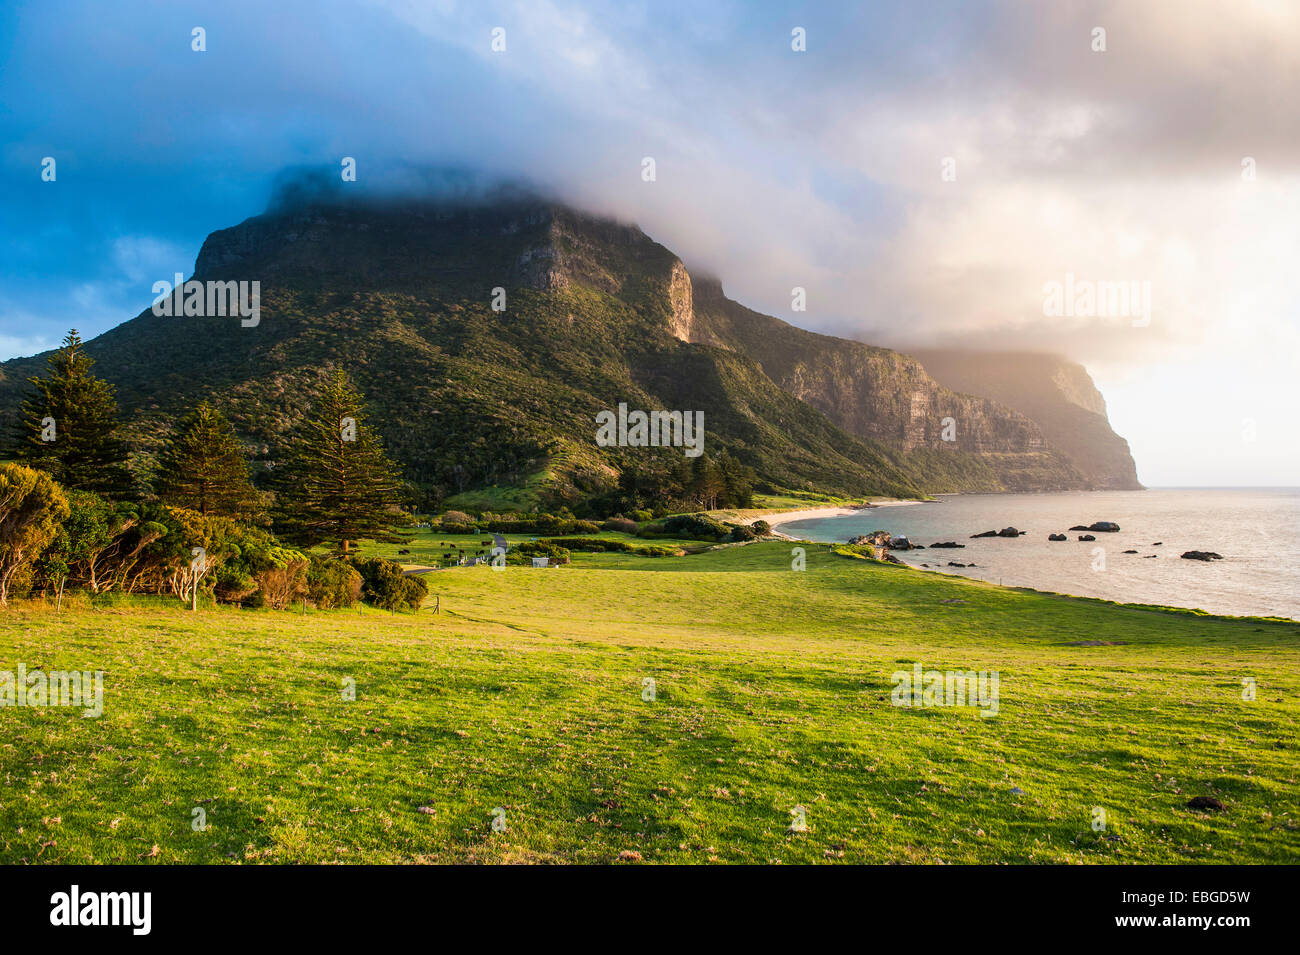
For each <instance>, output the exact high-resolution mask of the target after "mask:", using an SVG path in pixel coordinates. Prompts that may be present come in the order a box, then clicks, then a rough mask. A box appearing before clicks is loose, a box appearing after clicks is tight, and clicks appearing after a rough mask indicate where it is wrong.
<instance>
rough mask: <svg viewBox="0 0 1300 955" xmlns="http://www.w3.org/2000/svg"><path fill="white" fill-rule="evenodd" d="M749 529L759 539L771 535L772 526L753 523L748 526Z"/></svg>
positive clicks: (757, 522)
mask: <svg viewBox="0 0 1300 955" xmlns="http://www.w3.org/2000/svg"><path fill="white" fill-rule="evenodd" d="M749 529H750V530H752V531H753V532H754V533H755V534H757V535H758V536H759V537H766V536H767V535H768V534H770V533H772V525H771V524H769V523H768V522H767V521H754V523H752V524H750V525H749Z"/></svg>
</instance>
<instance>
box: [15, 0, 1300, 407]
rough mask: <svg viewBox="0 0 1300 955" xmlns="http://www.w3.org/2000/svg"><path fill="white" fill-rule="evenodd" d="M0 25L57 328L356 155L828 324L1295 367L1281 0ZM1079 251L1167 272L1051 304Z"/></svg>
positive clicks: (27, 235)
mask: <svg viewBox="0 0 1300 955" xmlns="http://www.w3.org/2000/svg"><path fill="white" fill-rule="evenodd" d="M196 24H201V25H203V26H204V27H205V28H206V29H207V41H208V49H207V51H206V52H204V53H195V52H193V51H192V50H191V49H190V30H191V28H192V27H193V26H195V25H196ZM796 26H798V27H802V28H804V30H805V31H806V36H807V51H806V52H795V51H794V50H792V49H791V45H790V37H791V30H792V29H793V28H794V27H796ZM496 27H501V28H503V29H504V30H505V38H506V49H505V50H504V51H503V52H496V51H494V50H493V49H492V46H491V40H492V30H493V29H494V28H496ZM1097 27H1103V28H1104V29H1105V31H1106V50H1105V52H1094V51H1093V49H1092V43H1093V30H1094V29H1095V28H1097ZM0 32H2V33H3V34H4V35H6V36H9V37H10V38H11V42H10V43H9V44H8V45H7V46H6V47H4V49H3V52H0V56H3V58H4V61H3V64H0V65H2V66H3V69H2V70H0V93H3V95H4V101H5V103H6V106H7V108H8V112H7V113H6V114H5V115H3V116H0V133H3V141H4V142H6V143H7V144H8V145H7V146H6V147H5V149H4V150H3V151H0V172H2V173H3V175H4V176H5V177H6V180H7V185H8V187H9V188H8V190H7V193H6V200H7V201H6V204H5V208H3V209H0V282H2V283H3V285H4V287H5V289H6V294H7V295H8V296H9V297H10V299H11V300H12V301H13V303H14V304H15V305H16V306H17V307H19V308H21V310H22V311H23V313H24V314H25V315H28V316H31V317H32V318H31V320H32V321H33V322H34V326H33V327H34V329H35V330H34V332H33V334H34V335H35V336H36V337H39V338H41V339H42V340H54V339H57V337H58V334H61V332H62V330H63V329H64V326H66V325H67V324H71V323H72V321H73V320H75V321H76V323H77V324H79V325H80V326H82V327H83V328H84V330H85V331H86V332H87V333H88V334H93V333H96V332H99V331H103V330H104V329H106V328H107V327H110V326H111V325H112V324H115V323H116V322H117V321H120V320H122V319H125V318H127V317H129V316H131V315H134V314H136V313H137V312H138V311H140V310H141V309H142V308H144V307H146V306H147V305H148V302H149V300H150V295H149V293H148V290H147V288H143V289H142V290H140V289H141V284H142V283H143V282H144V280H145V279H147V278H149V275H150V273H151V272H152V271H154V270H158V269H162V271H163V274H164V275H165V274H170V272H171V271H173V270H174V269H173V267H172V266H171V265H169V264H168V263H170V262H173V261H175V260H176V259H180V260H182V261H184V262H185V263H187V267H186V268H185V269H182V270H187V268H188V265H189V264H190V263H192V262H193V259H194V256H195V255H196V254H197V252H198V248H199V245H200V244H201V242H202V240H203V238H204V236H205V235H206V234H207V233H208V232H211V231H213V230H215V229H218V228H223V227H226V226H229V225H231V224H233V223H234V222H236V221H239V220H241V219H243V218H245V217H247V216H249V215H254V214H257V213H259V212H260V211H262V209H263V208H264V207H265V205H266V202H267V200H268V198H269V197H270V196H271V195H272V190H273V189H274V188H276V185H275V183H276V177H277V175H278V174H280V173H281V172H282V171H283V170H286V169H295V168H303V167H308V168H332V169H337V168H338V164H339V162H340V160H341V159H342V157H344V156H351V157H354V158H355V159H356V161H357V168H358V171H359V176H360V177H361V179H362V181H363V182H366V183H367V184H369V185H370V186H371V187H372V188H381V189H388V190H400V189H412V190H416V189H423V190H427V189H430V188H442V187H443V186H445V185H446V184H445V183H444V184H437V183H434V184H431V183H430V182H429V181H428V180H427V179H425V178H423V173H420V172H419V170H422V169H425V168H428V167H430V166H440V167H450V168H452V169H456V170H461V171H462V173H461V174H462V175H467V176H469V177H471V179H473V178H475V177H477V178H479V179H481V180H482V181H484V182H487V181H495V180H497V179H500V178H505V179H510V180H520V181H524V182H529V183H535V184H538V185H539V186H541V187H542V188H545V189H547V190H550V191H553V192H555V193H557V194H559V195H561V196H563V197H566V198H568V199H570V200H572V201H574V202H576V203H578V204H580V205H583V206H586V207H588V208H591V209H593V210H594V211H599V212H605V213H609V214H614V215H617V216H619V217H620V218H623V219H626V220H631V221H636V222H638V223H639V224H640V225H641V226H642V227H643V228H644V229H645V230H646V231H647V232H648V233H649V234H650V235H652V236H653V237H654V238H656V239H658V240H659V241H661V242H663V243H664V244H665V245H667V246H668V247H669V248H671V249H673V250H674V251H675V252H677V253H678V254H679V255H681V256H682V257H683V258H684V259H685V260H686V261H687V262H688V264H690V265H692V266H693V267H696V268H699V269H701V270H704V271H709V272H713V273H715V274H717V275H719V276H721V278H722V279H723V282H724V284H725V286H726V288H727V290H728V293H729V294H731V295H732V296H733V297H736V298H739V299H740V300H741V301H743V302H745V303H746V304H748V305H751V306H752V307H755V308H759V309H761V310H764V311H768V312H771V313H773V314H776V315H779V316H781V317H784V318H786V319H788V320H792V321H796V322H797V323H798V324H802V325H804V326H806V327H811V328H813V329H815V330H818V331H826V332H833V333H838V334H843V335H847V336H851V337H860V338H863V339H866V340H869V341H873V342H877V343H880V344H888V345H894V346H904V347H905V346H907V345H914V344H945V345H969V346H977V347H979V346H982V347H1016V348H1033V349H1050V350H1058V351H1062V352H1065V353H1067V354H1069V355H1071V356H1073V357H1076V358H1078V359H1082V360H1085V361H1088V362H1089V363H1090V365H1092V366H1093V367H1095V368H1098V369H1101V370H1102V371H1103V376H1109V379H1108V380H1111V381H1114V382H1116V383H1119V382H1121V381H1131V380H1133V376H1134V375H1135V374H1138V372H1140V370H1141V369H1144V368H1152V367H1154V366H1156V365H1159V364H1160V363H1174V364H1175V365H1176V363H1178V362H1192V361H1197V360H1200V359H1203V358H1204V357H1205V356H1207V355H1213V356H1214V357H1215V358H1217V359H1219V362H1220V367H1221V369H1222V371H1221V373H1222V374H1223V375H1224V376H1226V377H1225V378H1224V379H1223V381H1224V382H1225V384H1221V385H1220V387H1228V388H1231V387H1233V384H1232V383H1233V382H1234V381H1237V379H1235V378H1234V377H1233V376H1234V375H1237V374H1238V372H1237V371H1235V369H1242V368H1246V367H1248V366H1253V365H1255V364H1257V356H1259V355H1266V356H1273V359H1272V361H1273V363H1272V364H1268V365H1267V369H1266V371H1265V372H1263V373H1262V374H1263V376H1264V377H1265V378H1266V379H1274V380H1277V381H1278V382H1281V381H1283V380H1284V379H1287V380H1289V376H1285V375H1284V374H1283V373H1282V369H1281V367H1280V364H1281V361H1282V359H1281V357H1280V356H1283V355H1287V354H1294V346H1295V344H1296V341H1295V328H1296V315H1297V313H1300V298H1298V296H1297V292H1296V291H1295V290H1294V287H1293V285H1292V283H1291V281H1290V278H1289V270H1290V269H1291V268H1292V265H1293V263H1294V261H1295V260H1296V253H1297V251H1300V249H1297V235H1296V231H1295V229H1294V223H1295V222H1296V221H1297V212H1300V198H1298V197H1300V112H1297V111H1296V110H1294V109H1293V108H1292V107H1291V104H1290V100H1291V98H1292V97H1293V95H1294V91H1295V90H1296V89H1297V88H1300V82H1298V81H1300V57H1296V56H1295V55H1294V51H1295V50H1296V49H1298V48H1300V7H1297V6H1296V5H1295V4H1294V3H1291V2H1290V0H1240V2H1235V3H1233V4H1231V5H1224V4H1222V3H1218V2H1210V0H1144V2H1142V3H1132V2H1126V0H1097V2H1072V3H1040V2H1035V0H975V2H966V0H936V2H933V3H927V4H925V5H923V6H920V5H917V4H915V3H911V2H908V0H893V2H877V3H862V4H850V3H843V4H823V3H816V4H814V3H808V4H799V3H794V4H786V3H782V4H758V3H752V2H741V0H733V2H725V0H724V2H719V3H711V4H707V5H703V4H699V3H697V2H687V0H671V2H665V3H657V4H654V5H641V4H627V3H622V2H613V0H609V2H599V0H592V2H578V0H531V2H523V0H518V2H468V0H466V2H457V0H437V2H424V0H375V2H372V3H368V4H365V5H358V4H355V3H344V2H341V0H336V2H318V0H312V2H307V0H286V2H283V3H277V4H265V3H261V2H251V0H229V2H227V3H224V4H222V5H220V6H211V7H208V6H204V7H199V8H189V9H187V8H186V7H184V6H183V5H177V4H173V3H163V2H154V3H147V4H143V5H137V6H133V7H131V8H129V9H126V10H115V11H114V13H113V15H112V17H108V16H106V15H105V14H104V13H103V12H102V11H101V10H100V9H99V7H98V6H97V5H95V4H91V3H88V2H72V0H63V2H51V3H48V4H44V5H42V6H41V7H40V8H27V9H25V10H24V11H23V15H22V16H21V17H19V16H18V14H17V12H16V11H13V10H8V11H5V12H0ZM46 155H53V156H56V157H57V158H58V160H59V179H58V182H57V183H42V182H41V181H40V179H39V176H38V165H39V162H40V159H41V157H43V156H46ZM646 156H651V157H654V159H655V160H656V166H657V172H658V177H657V180H656V181H655V182H653V183H646V182H643V181H642V180H641V177H640V170H641V161H642V159H643V158H644V157H646ZM947 157H951V158H952V159H954V160H955V169H956V179H955V181H945V180H944V179H943V178H942V177H941V175H940V172H941V163H942V162H943V160H944V159H945V158H947ZM1247 157H1249V158H1251V159H1252V160H1253V161H1254V169H1255V172H1256V173H1257V176H1256V178H1255V179H1254V180H1253V181H1246V180H1244V179H1243V177H1242V172H1243V169H1242V161H1243V159H1245V158H1247ZM1066 273H1072V274H1074V275H1075V276H1079V277H1084V278H1088V279H1092V280H1119V279H1130V278H1131V279H1138V280H1145V281H1150V282H1151V286H1152V289H1153V302H1154V308H1153V315H1152V322H1151V324H1150V326H1148V327H1144V328H1134V327H1133V326H1132V325H1131V323H1124V322H1120V321H1109V322H1108V321H1093V320H1073V321H1067V320H1063V319H1061V318H1058V317H1053V316H1050V315H1045V314H1044V310H1043V305H1042V298H1043V285H1044V283H1045V282H1049V281H1053V280H1060V279H1062V278H1063V277H1064V275H1065V274H1066ZM795 286H800V287H803V288H806V289H807V291H808V301H809V310H808V311H807V312H802V313H797V314H795V313H791V311H790V300H791V289H792V288H793V287H795ZM76 288H83V292H82V301H80V302H78V300H77V298H76V296H74V295H73V294H72V293H71V292H69V291H66V290H69V289H76ZM85 289H90V291H85ZM3 332H4V333H5V334H10V335H11V337H12V333H11V332H10V330H9V329H8V328H5V329H3ZM0 345H3V342H0ZM9 347H21V346H9ZM1288 350H1289V351H1288ZM1252 374H1253V375H1254V376H1255V378H1256V379H1258V378H1259V377H1260V375H1261V372H1260V371H1259V369H1256V370H1255V371H1254V372H1252ZM1138 377H1139V378H1140V375H1139V376H1138ZM1148 377H1150V378H1151V379H1152V380H1154V379H1155V378H1157V377H1160V380H1161V381H1163V382H1166V385H1167V387H1176V386H1177V385H1176V378H1171V377H1169V376H1156V375H1149V376H1148ZM1102 383H1103V386H1104V385H1105V383H1106V382H1105V380H1103V382H1102ZM1238 384H1240V385H1242V386H1243V387H1244V385H1245V384H1246V383H1245V382H1244V381H1240V382H1238ZM1181 387H1183V388H1184V389H1186V390H1187V393H1188V394H1189V395H1190V394H1191V393H1192V391H1193V390H1195V389H1197V388H1199V387H1201V385H1200V383H1197V382H1191V381H1189V382H1186V383H1185V384H1184V385H1182V386H1181ZM1280 389H1281V385H1280V384H1279V385H1278V387H1276V388H1275V389H1274V390H1273V391H1272V392H1270V394H1271V395H1272V399H1271V400H1278V401H1281V400H1284V399H1285V398H1286V397H1287V395H1285V394H1284V393H1283V392H1282V391H1281V390H1280ZM1128 394H1129V395H1130V396H1132V397H1131V400H1139V399H1138V398H1137V397H1136V396H1137V395H1138V394H1139V392H1138V391H1137V390H1131V391H1129V392H1128ZM1258 400H1260V401H1263V400H1264V398H1263V397H1260V398H1259V399H1258ZM1112 406H1114V402H1112Z"/></svg>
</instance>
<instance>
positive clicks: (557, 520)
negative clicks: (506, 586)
mask: <svg viewBox="0 0 1300 955" xmlns="http://www.w3.org/2000/svg"><path fill="white" fill-rule="evenodd" d="M480 526H482V527H484V528H486V529H487V530H489V531H495V532H496V533H498V534H536V535H537V536H538V537H555V536H558V535H561V534H594V533H596V532H597V531H598V530H600V525H599V524H596V523H594V522H593V521H580V520H576V519H575V518H572V517H564V516H561V515H555V514H529V515H526V516H524V515H520V516H514V517H495V518H492V519H490V520H487V521H484V522H482V523H481V525H480Z"/></svg>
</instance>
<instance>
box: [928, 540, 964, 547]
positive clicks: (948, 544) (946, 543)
mask: <svg viewBox="0 0 1300 955" xmlns="http://www.w3.org/2000/svg"><path fill="white" fill-rule="evenodd" d="M930 546H931V547H965V546H966V545H965V544H958V543H957V542H956V541H942V542H940V543H935V544H931V545H930Z"/></svg>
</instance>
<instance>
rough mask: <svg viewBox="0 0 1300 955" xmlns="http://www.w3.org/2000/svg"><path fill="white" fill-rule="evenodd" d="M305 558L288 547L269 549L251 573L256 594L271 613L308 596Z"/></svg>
mask: <svg viewBox="0 0 1300 955" xmlns="http://www.w3.org/2000/svg"><path fill="white" fill-rule="evenodd" d="M310 565H311V561H310V560H308V558H307V555H306V554H303V553H301V552H299V551H296V550H290V549H289V548H287V547H272V548H271V549H270V550H269V551H268V552H266V553H265V554H264V555H262V557H261V566H260V567H258V568H257V569H256V570H255V571H254V573H253V579H254V580H256V581H257V592H258V594H259V595H260V596H261V598H262V600H264V601H265V602H266V605H267V606H268V607H270V608H271V609H272V610H284V609H285V608H286V607H288V606H289V605H290V604H292V603H293V602H294V601H296V600H298V599H299V598H303V597H306V596H307V568H308V567H309V566H310Z"/></svg>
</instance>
